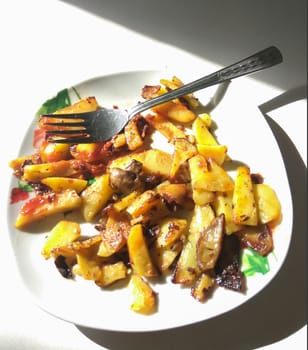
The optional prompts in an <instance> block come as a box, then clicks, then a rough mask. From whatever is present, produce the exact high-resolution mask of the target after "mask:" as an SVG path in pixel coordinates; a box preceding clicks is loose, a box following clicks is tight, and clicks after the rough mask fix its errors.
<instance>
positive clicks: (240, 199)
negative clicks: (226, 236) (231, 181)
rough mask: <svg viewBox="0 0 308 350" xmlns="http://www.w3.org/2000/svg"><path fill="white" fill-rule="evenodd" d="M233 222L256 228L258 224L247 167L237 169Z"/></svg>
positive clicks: (233, 200)
mask: <svg viewBox="0 0 308 350" xmlns="http://www.w3.org/2000/svg"><path fill="white" fill-rule="evenodd" d="M232 205H233V222H234V223H235V224H238V225H249V226H256V225H257V224H258V211H257V204H256V201H255V197H254V189H253V184H252V181H251V176H250V169H249V168H248V167H247V166H240V167H238V169H237V175H236V178H235V185H234V192H233V199H232Z"/></svg>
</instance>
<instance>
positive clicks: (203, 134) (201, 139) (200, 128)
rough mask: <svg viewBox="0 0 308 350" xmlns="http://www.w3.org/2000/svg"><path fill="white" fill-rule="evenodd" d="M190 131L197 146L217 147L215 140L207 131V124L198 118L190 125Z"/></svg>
mask: <svg viewBox="0 0 308 350" xmlns="http://www.w3.org/2000/svg"><path fill="white" fill-rule="evenodd" d="M192 131H193V134H194V136H195V138H196V143H197V144H199V145H214V146H215V145H218V142H217V141H216V138H215V137H214V136H213V134H212V133H211V132H210V130H209V129H208V124H207V122H205V121H203V120H202V119H201V118H200V117H198V118H196V119H195V120H194V122H193V124H192Z"/></svg>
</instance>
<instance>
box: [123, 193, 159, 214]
mask: <svg viewBox="0 0 308 350" xmlns="http://www.w3.org/2000/svg"><path fill="white" fill-rule="evenodd" d="M160 203H161V197H160V195H159V194H158V193H156V192H155V191H153V190H147V191H145V192H143V193H141V194H140V195H139V196H138V197H137V198H136V199H135V200H134V202H133V203H132V204H131V205H130V206H129V207H128V208H127V209H126V211H127V212H128V213H129V214H130V215H131V216H132V217H133V218H137V217H138V216H141V215H146V214H148V213H149V212H150V211H151V210H152V209H153V208H154V209H155V210H156V208H157V207H158V206H159V205H160Z"/></svg>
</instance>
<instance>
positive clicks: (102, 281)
mask: <svg viewBox="0 0 308 350" xmlns="http://www.w3.org/2000/svg"><path fill="white" fill-rule="evenodd" d="M127 275H128V268H127V267H126V266H125V264H124V262H123V261H117V262H115V263H110V264H103V266H102V267H101V275H100V277H99V278H98V279H96V280H95V283H96V284H97V285H98V286H100V287H107V286H109V285H111V284H113V283H115V282H116V281H119V280H122V279H125V278H126V277H127Z"/></svg>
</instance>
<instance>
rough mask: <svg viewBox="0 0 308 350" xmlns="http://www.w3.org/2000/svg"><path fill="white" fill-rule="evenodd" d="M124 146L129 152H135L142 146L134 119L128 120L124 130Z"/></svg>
mask: <svg viewBox="0 0 308 350" xmlns="http://www.w3.org/2000/svg"><path fill="white" fill-rule="evenodd" d="M124 135H125V138H126V144H127V146H128V149H129V150H130V151H135V150H136V149H137V148H139V147H141V146H142V145H143V140H142V137H141V135H140V133H139V130H138V126H137V121H136V119H132V120H130V121H129V122H128V123H127V125H126V126H125V128H124Z"/></svg>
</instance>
